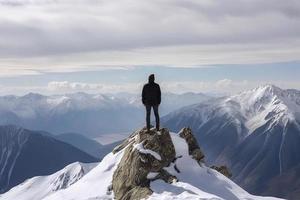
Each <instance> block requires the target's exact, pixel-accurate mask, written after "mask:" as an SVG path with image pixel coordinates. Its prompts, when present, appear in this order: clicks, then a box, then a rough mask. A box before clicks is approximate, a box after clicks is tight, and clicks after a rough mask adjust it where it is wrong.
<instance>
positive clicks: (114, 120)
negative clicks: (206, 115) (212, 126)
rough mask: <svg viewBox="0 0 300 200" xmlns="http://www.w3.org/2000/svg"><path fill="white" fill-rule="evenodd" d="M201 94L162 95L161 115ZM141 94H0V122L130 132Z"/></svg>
mask: <svg viewBox="0 0 300 200" xmlns="http://www.w3.org/2000/svg"><path fill="white" fill-rule="evenodd" d="M208 98H209V97H208V96H206V95H204V94H194V93H186V94H181V95H177V94H171V93H167V94H165V95H163V101H162V105H161V115H163V114H166V113H168V112H170V111H173V110H174V109H178V108H180V107H182V106H186V105H190V104H193V103H199V102H201V101H203V100H206V99H208ZM144 115H145V110H144V107H143V105H142V103H141V97H140V95H136V94H127V93H120V94H86V93H82V92H80V93H74V94H66V95H52V96H44V95H40V94H35V93H29V94H27V95H24V96H13V95H10V96H2V97H0V125H7V124H15V125H19V126H22V127H25V128H28V129H31V130H45V131H48V132H51V133H54V134H59V133H66V132H75V133H85V134H86V136H88V137H91V138H95V137H97V136H99V135H101V134H104V133H105V134H107V133H124V132H129V131H131V130H132V129H134V128H136V127H137V126H141V125H142V124H144Z"/></svg>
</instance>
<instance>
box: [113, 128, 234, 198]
mask: <svg viewBox="0 0 300 200" xmlns="http://www.w3.org/2000/svg"><path fill="white" fill-rule="evenodd" d="M179 135H180V137H181V138H183V139H185V141H186V142H187V144H188V150H189V155H190V156H191V157H192V158H193V159H195V160H196V161H197V162H198V163H199V165H200V167H202V163H203V164H204V154H203V153H202V151H201V149H200V147H199V145H198V142H197V140H196V138H195V137H194V136H193V134H192V131H191V129H190V128H183V129H182V130H181V131H180V133H179ZM123 149H124V154H123V157H122V159H121V161H120V163H119V165H118V167H117V169H116V170H115V172H114V174H113V181H112V187H110V188H109V190H108V192H110V191H111V190H113V192H114V196H115V199H116V200H140V199H147V198H148V197H149V196H150V195H151V194H152V193H153V191H152V190H151V189H150V182H151V181H155V180H157V179H161V180H163V181H165V182H166V183H169V184H171V183H174V182H177V181H178V179H177V177H176V176H174V175H172V174H170V173H169V172H168V171H166V170H165V169H164V168H165V167H169V166H170V165H171V164H172V166H173V167H174V170H176V171H177V172H178V173H180V169H178V168H177V166H176V160H177V159H179V158H181V156H180V155H179V156H177V157H176V152H175V148H174V145H173V142H172V139H171V136H170V133H169V131H168V129H166V128H163V129H161V130H160V131H156V130H155V129H151V130H150V131H147V129H146V128H143V129H141V130H138V131H136V132H134V133H133V134H132V135H130V136H129V138H128V139H126V140H125V141H124V142H123V143H122V144H120V145H119V146H117V147H116V148H115V149H114V150H113V153H116V152H119V151H121V150H123ZM212 168H213V169H215V170H217V171H219V172H221V173H222V174H224V175H225V176H227V177H230V176H231V174H230V172H229V170H228V169H227V167H225V166H221V167H216V166H213V167H212Z"/></svg>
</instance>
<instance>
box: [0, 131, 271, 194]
mask: <svg viewBox="0 0 300 200" xmlns="http://www.w3.org/2000/svg"><path fill="white" fill-rule="evenodd" d="M144 131H145V130H138V131H136V132H134V133H133V134H132V135H131V137H129V138H128V140H127V141H126V142H125V143H123V144H122V145H121V146H119V147H118V148H116V149H118V150H115V151H114V152H115V153H110V154H108V155H107V156H105V158H104V159H103V160H102V161H101V162H100V163H99V164H98V165H97V166H96V167H95V168H93V169H92V170H91V171H90V172H88V173H87V174H86V175H85V176H83V177H82V178H81V179H80V180H78V181H77V182H76V183H74V184H72V185H70V186H69V187H67V188H66V189H64V190H58V191H56V192H53V193H51V194H49V195H48V196H45V197H44V198H43V200H60V199H61V200H71V199H72V200H87V199H89V200H96V199H106V200H112V199H114V196H115V193H114V188H112V186H111V184H112V183H114V182H115V181H116V180H115V179H114V178H113V177H115V176H114V174H115V173H116V170H117V169H118V168H120V167H122V165H123V164H124V163H122V159H125V160H126V157H124V156H125V155H126V154H127V153H129V154H127V155H128V156H138V157H137V158H145V159H154V158H155V157H156V156H157V157H156V158H158V159H164V155H163V154H158V153H157V152H154V151H152V150H150V149H147V148H146V146H147V145H146V143H144V145H145V146H144V145H140V143H139V142H140V140H144V141H146V140H147V141H148V143H147V144H148V145H149V147H151V146H152V147H154V146H153V145H155V143H153V144H152V143H151V142H153V141H155V140H151V137H150V135H147V134H144V136H142V134H143V132H144ZM166 131H167V130H166V129H165V130H163V131H161V132H154V134H157V135H156V136H158V137H159V136H160V134H161V136H162V137H165V134H169V132H166ZM151 135H152V134H151ZM156 136H155V135H154V138H155V137H156ZM166 136H167V135H166ZM143 137H146V138H144V139H143ZM169 137H171V145H172V146H173V145H174V150H175V152H176V154H175V155H176V157H177V159H176V161H172V164H170V165H169V166H168V167H167V168H165V170H166V171H168V173H170V174H172V176H176V177H177V178H178V180H179V181H178V182H176V181H173V182H170V183H166V182H163V181H161V180H160V179H157V180H155V179H153V178H155V176H156V174H157V173H155V172H150V173H149V174H148V175H147V174H146V176H147V178H148V179H149V181H150V180H152V181H151V185H150V189H151V190H152V194H151V195H150V196H149V198H148V199H152V200H161V199H168V200H175V199H177V200H178V199H182V200H188V199H195V200H196V199H198V200H200V199H201V200H209V199H210V200H211V199H214V200H238V199H247V200H275V199H277V198H273V197H259V196H253V195H250V194H249V193H247V192H246V191H244V190H243V189H242V188H240V187H239V186H238V185H236V184H235V183H233V182H232V181H231V180H230V179H228V178H226V177H225V176H223V175H222V174H220V173H219V172H217V171H215V170H213V169H211V168H208V167H206V166H205V165H204V164H203V163H202V164H199V163H198V162H197V161H196V160H195V159H193V158H192V157H191V156H190V155H189V148H190V146H189V145H188V144H187V142H186V140H185V139H183V138H181V137H180V136H179V135H178V134H175V133H170V136H169ZM165 139H166V138H163V141H167V140H165ZM128 142H129V143H128ZM138 143H139V144H138ZM126 144H127V145H126ZM131 145H132V146H131ZM137 145H138V146H139V147H138V146H137ZM168 145H169V144H168ZM168 145H165V146H160V148H162V149H163V148H165V147H166V146H168ZM142 146H143V147H142ZM132 147H134V149H133V150H130V148H132ZM129 150H130V151H129ZM165 150H167V149H165ZM126 151H127V153H126ZM154 155H155V156H154ZM151 156H154V157H152V158H151ZM153 161H154V162H151V163H152V164H153V163H155V162H157V161H158V160H156V161H155V160H153ZM141 162H144V161H142V160H141ZM161 162H165V160H161ZM174 163H175V164H176V166H177V170H175V168H174ZM127 164H129V165H131V169H130V168H129V169H127V170H134V169H135V167H136V166H135V165H134V163H128V162H127ZM144 167H145V166H144ZM178 170H179V171H178ZM137 171H138V170H137ZM52 176H53V175H52ZM50 177H51V176H48V177H44V179H45V180H49V178H50ZM119 178H121V180H123V179H124V180H123V181H126V180H127V179H126V178H128V180H133V179H134V177H130V176H129V177H123V178H122V177H119ZM136 178H141V177H136ZM31 180H35V179H31ZM31 180H28V181H26V182H25V183H23V185H20V186H18V187H16V188H14V189H12V190H10V191H9V192H8V193H6V194H4V195H3V196H2V197H13V196H14V195H13V194H14V193H15V192H16V191H18V192H19V193H20V190H19V189H18V188H22V189H23V194H26V193H29V194H30V193H32V192H33V191H43V188H45V189H46V190H47V188H48V187H49V185H42V184H41V185H40V187H39V188H34V189H32V188H31V187H24V185H25V184H27V183H29V182H30V181H31ZM43 182H44V181H43ZM112 189H113V190H112ZM47 191H48V190H47ZM27 197H28V196H27V195H23V196H20V198H18V199H19V200H29V199H28V198H27ZM0 198H1V196H0ZM124 198H125V197H124ZM5 199H6V200H10V199H11V198H5ZM129 199H130V198H129ZM137 199H139V198H137ZM137 199H135V200H137Z"/></svg>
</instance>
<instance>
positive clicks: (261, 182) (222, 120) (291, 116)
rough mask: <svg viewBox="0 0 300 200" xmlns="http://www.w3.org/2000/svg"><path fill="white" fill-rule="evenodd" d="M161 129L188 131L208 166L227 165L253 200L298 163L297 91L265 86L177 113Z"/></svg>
mask: <svg viewBox="0 0 300 200" xmlns="http://www.w3.org/2000/svg"><path fill="white" fill-rule="evenodd" d="M162 123H163V124H164V125H166V126H168V127H170V128H171V129H172V130H174V131H176V130H179V129H180V127H182V126H189V127H191V128H192V129H193V131H194V132H195V133H196V134H197V135H196V137H197V139H198V141H199V142H200V144H201V146H202V147H203V149H204V152H205V153H206V154H207V155H209V156H208V157H209V159H208V161H209V162H213V163H223V164H224V163H226V164H227V165H229V168H230V169H231V170H232V172H233V179H234V180H235V181H237V183H239V184H240V185H241V186H242V187H244V188H245V189H247V190H248V191H250V192H253V193H256V194H261V193H263V192H264V191H265V190H266V188H267V185H268V183H269V181H270V180H271V179H272V178H273V177H275V176H277V175H280V174H282V173H284V172H287V171H288V170H290V169H292V168H293V167H295V166H296V165H298V164H299V163H300V148H299V146H300V126H299V124H300V91H297V90H283V89H280V88H278V87H276V86H273V85H265V86H262V87H258V88H255V89H253V90H250V91H245V92H242V93H240V94H237V95H233V96H229V97H222V98H217V99H214V100H210V101H205V102H202V103H200V104H196V105H192V106H188V107H185V108H182V109H179V110H177V111H175V112H173V113H170V114H169V115H167V116H166V117H164V118H163V119H162ZM292 185H293V183H289V184H286V186H285V187H287V188H288V187H290V188H292ZM289 191H290V190H289ZM286 195H287V193H285V194H284V195H282V196H286Z"/></svg>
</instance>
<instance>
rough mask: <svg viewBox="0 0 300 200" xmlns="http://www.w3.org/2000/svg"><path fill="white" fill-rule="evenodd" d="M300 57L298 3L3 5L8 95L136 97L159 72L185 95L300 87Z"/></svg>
mask: <svg viewBox="0 0 300 200" xmlns="http://www.w3.org/2000/svg"><path fill="white" fill-rule="evenodd" d="M299 60H300V1H299V0H284V1H283V0H0V94H24V93H27V92H30V91H34V92H42V93H56V92H60V93H62V92H65V91H69V92H70V91H88V92H107V91H111V92H116V91H131V92H137V91H139V87H140V85H141V84H142V83H143V81H144V80H145V79H146V78H147V75H148V74H149V73H152V72H154V73H156V74H157V75H158V80H159V81H160V82H161V83H163V84H164V87H165V89H166V90H170V91H176V92H183V91H190V90H191V91H226V92H236V91H241V90H243V89H247V88H250V87H255V86H257V85H260V84H265V83H272V84H275V85H279V86H280V87H284V88H297V89H300V81H299V78H298V77H297V76H295V73H298V74H299V68H300V64H299V63H300V62H299ZM181 75H182V76H181ZM137 85H138V86H137ZM225 86H227V88H226V87H225Z"/></svg>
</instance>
